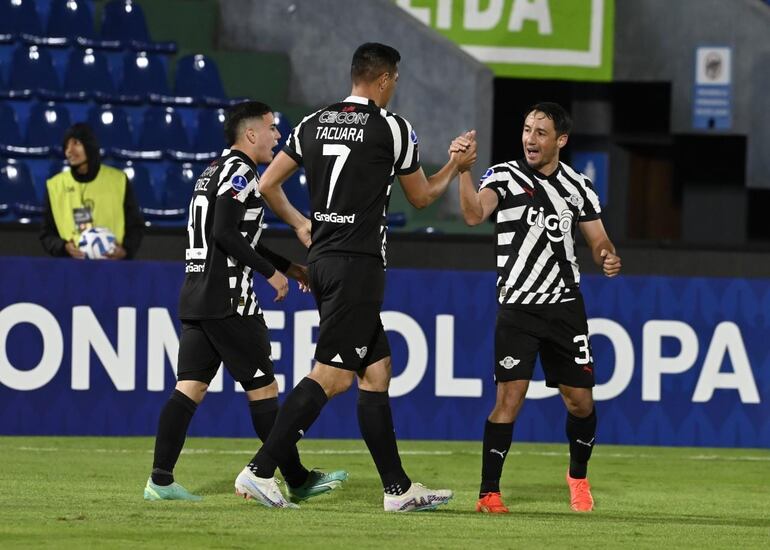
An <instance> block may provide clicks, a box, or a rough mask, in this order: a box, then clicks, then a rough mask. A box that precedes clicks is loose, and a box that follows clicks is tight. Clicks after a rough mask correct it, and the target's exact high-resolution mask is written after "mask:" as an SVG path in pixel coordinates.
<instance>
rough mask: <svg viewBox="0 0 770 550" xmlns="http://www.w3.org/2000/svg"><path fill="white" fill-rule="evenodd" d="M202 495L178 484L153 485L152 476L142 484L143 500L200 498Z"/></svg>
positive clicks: (195, 499)
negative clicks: (195, 493)
mask: <svg viewBox="0 0 770 550" xmlns="http://www.w3.org/2000/svg"><path fill="white" fill-rule="evenodd" d="M202 499H203V497H199V496H198V495H194V494H192V493H191V492H190V491H188V490H187V489H185V488H184V487H182V486H181V485H179V484H178V483H172V484H171V485H155V484H154V483H153V482H152V478H150V479H148V480H147V485H145V486H144V500H194V501H197V500H202Z"/></svg>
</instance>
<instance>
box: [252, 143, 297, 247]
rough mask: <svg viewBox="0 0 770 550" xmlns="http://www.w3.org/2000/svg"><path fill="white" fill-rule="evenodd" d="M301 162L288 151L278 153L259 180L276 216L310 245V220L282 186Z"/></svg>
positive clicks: (261, 191) (260, 187) (267, 201)
mask: <svg viewBox="0 0 770 550" xmlns="http://www.w3.org/2000/svg"><path fill="white" fill-rule="evenodd" d="M297 168H299V164H298V163H297V161H295V160H294V159H293V158H292V157H291V156H290V155H288V154H287V153H286V152H284V151H281V152H280V153H278V154H277V155H276V157H275V158H274V159H273V161H272V162H271V163H270V165H269V166H268V167H267V170H265V172H264V174H262V177H261V178H260V180H259V191H260V193H261V195H262V198H264V199H265V202H266V203H267V204H268V206H269V207H270V210H272V211H273V212H274V213H275V215H276V216H278V217H279V218H281V219H282V220H283V221H284V222H286V223H287V224H289V226H291V227H292V229H294V231H296V233H297V237H298V238H299V240H300V241H301V242H302V244H304V245H305V246H310V220H308V219H307V218H306V217H305V216H304V215H302V213H301V212H300V211H299V210H297V209H296V208H294V205H292V204H291V202H289V198H288V197H287V196H286V193H284V192H283V188H282V187H281V186H282V185H283V183H284V182H285V181H286V180H287V179H289V177H290V176H291V175H292V174H293V173H294V172H296V171H297Z"/></svg>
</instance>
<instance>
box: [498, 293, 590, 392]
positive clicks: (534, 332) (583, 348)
mask: <svg viewBox="0 0 770 550" xmlns="http://www.w3.org/2000/svg"><path fill="white" fill-rule="evenodd" d="M574 296H575V299H574V300H572V301H569V302H563V303H558V304H543V305H537V304H535V305H531V304H528V305H524V304H520V305H519V304H517V305H513V306H507V307H501V308H499V309H498V311H497V323H496V324H495V381H496V382H508V381H510V380H531V379H532V373H533V371H534V369H535V359H536V357H537V354H538V353H540V362H541V364H542V365H543V371H544V372H545V384H546V386H549V387H551V388H555V387H558V386H559V384H563V385H565V386H571V387H573V388H592V387H593V386H594V385H595V380H594V360H593V355H592V354H591V344H590V342H589V340H588V321H587V320H586V311H585V305H584V304H583V296H582V295H581V294H580V293H579V292H578V293H576V294H575V295H574Z"/></svg>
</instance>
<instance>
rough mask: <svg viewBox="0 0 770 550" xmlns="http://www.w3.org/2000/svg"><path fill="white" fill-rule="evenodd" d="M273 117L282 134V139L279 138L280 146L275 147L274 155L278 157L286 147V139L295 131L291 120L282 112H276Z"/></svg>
mask: <svg viewBox="0 0 770 550" xmlns="http://www.w3.org/2000/svg"><path fill="white" fill-rule="evenodd" d="M273 117H275V127H276V129H277V130H278V131H279V132H280V133H281V137H280V138H278V145H276V146H275V147H273V155H277V154H278V153H279V152H280V151H281V150H282V149H283V147H284V146H285V145H286V139H287V138H288V137H289V134H291V131H292V130H293V129H294V125H293V124H292V123H291V121H290V120H289V118H288V117H287V116H285V115H284V114H283V113H281V112H280V111H275V112H274V113H273Z"/></svg>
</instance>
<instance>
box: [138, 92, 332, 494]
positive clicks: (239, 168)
mask: <svg viewBox="0 0 770 550" xmlns="http://www.w3.org/2000/svg"><path fill="white" fill-rule="evenodd" d="M225 136H226V138H227V143H228V144H229V145H230V149H229V150H225V151H224V153H223V154H222V156H221V158H219V159H218V160H217V161H215V162H214V163H212V164H211V166H209V167H208V168H206V170H204V172H203V173H202V174H201V175H200V177H199V178H198V180H197V181H196V183H195V187H194V189H193V196H192V200H191V202H190V215H189V222H188V228H187V230H188V247H187V250H186V253H185V265H186V267H185V272H186V277H185V281H184V285H183V286H182V291H181V293H180V299H179V317H180V318H181V319H182V335H181V337H180V339H179V360H178V362H177V379H178V382H177V384H176V389H175V390H174V393H173V394H172V395H171V397H170V399H169V400H168V402H167V403H166V405H165V407H164V408H163V410H162V412H161V415H160V420H159V422H158V433H157V437H156V441H155V456H154V461H153V470H152V475H151V477H150V479H149V480H148V481H147V486H146V487H145V491H144V497H145V499H147V500H199V497H197V496H196V495H192V494H190V493H189V492H188V491H187V490H186V489H184V488H183V487H182V486H181V485H179V484H177V483H175V482H174V476H173V470H174V466H175V464H176V461H177V459H178V458H179V454H180V452H181V451H182V446H183V445H184V440H185V435H186V433H187V427H188V425H189V423H190V420H191V419H192V416H193V413H194V412H195V410H196V408H197V406H198V404H199V403H200V402H201V400H202V399H203V397H204V395H205V394H206V391H207V389H208V386H209V384H210V383H211V380H212V379H213V378H214V375H216V373H217V371H218V370H219V365H220V364H221V363H224V365H225V367H226V368H227V370H228V371H229V372H230V374H231V375H232V377H233V378H234V379H235V380H237V381H238V382H239V383H240V384H241V386H242V387H243V389H244V390H245V392H246V397H247V399H248V401H249V410H250V413H251V420H252V423H253V425H254V429H255V431H256V433H257V435H258V436H259V437H260V439H262V440H265V439H267V435H268V434H269V433H270V430H271V429H272V426H273V423H274V421H275V417H276V415H277V411H278V397H277V396H278V384H277V383H276V381H275V376H274V375H273V363H272V361H271V359H270V341H269V338H268V334H267V326H266V325H265V321H264V319H263V317H262V311H261V310H260V308H259V305H258V303H257V297H256V295H255V294H254V290H253V288H252V277H253V274H254V272H255V271H256V272H257V273H259V274H260V275H261V276H263V277H265V278H266V279H267V281H268V283H270V285H272V286H273V288H275V290H276V293H277V294H276V301H280V300H282V299H283V298H284V297H285V296H286V293H287V291H288V281H287V279H286V277H285V276H284V275H283V273H281V272H285V273H286V274H287V275H288V276H290V277H292V278H294V279H297V280H298V281H299V282H300V285H301V288H303V289H306V288H307V275H306V269H305V268H304V267H303V266H299V265H296V264H293V263H291V262H290V261H289V260H286V259H284V258H282V257H281V256H279V255H277V254H275V253H273V252H271V251H270V250H268V249H267V248H265V247H264V246H262V245H261V244H260V242H259V237H260V234H261V233H262V228H261V222H262V217H263V209H264V204H263V202H262V198H261V197H260V194H259V178H258V176H257V167H256V163H257V162H263V163H267V162H270V160H271V159H272V156H273V154H272V148H273V147H274V146H275V145H276V143H277V140H278V138H279V137H280V134H279V133H278V130H277V129H276V127H275V120H274V118H273V113H272V112H271V109H270V107H268V106H267V105H265V104H264V103H259V102H256V101H251V102H245V103H241V104H238V105H236V106H234V107H232V108H231V109H230V110H229V111H228V112H227V116H226V118H225ZM289 454H290V457H289V460H287V461H286V463H285V464H284V465H283V467H282V472H283V474H284V477H285V478H286V482H287V484H288V485H289V487H290V490H291V492H292V495H293V496H295V497H296V498H298V499H303V498H308V497H310V496H314V495H316V494H320V493H323V492H326V491H329V490H330V489H332V488H333V487H335V486H337V485H339V483H341V482H342V481H343V480H344V479H345V478H346V477H347V474H346V473H345V472H333V473H331V474H322V473H320V472H317V471H313V472H309V471H308V470H306V469H305V468H304V467H303V466H302V464H301V463H300V460H299V455H298V454H297V449H296V448H293V449H290V451H289Z"/></svg>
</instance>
